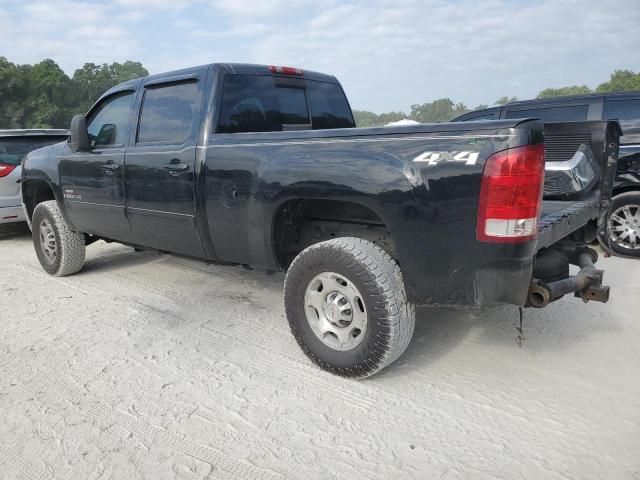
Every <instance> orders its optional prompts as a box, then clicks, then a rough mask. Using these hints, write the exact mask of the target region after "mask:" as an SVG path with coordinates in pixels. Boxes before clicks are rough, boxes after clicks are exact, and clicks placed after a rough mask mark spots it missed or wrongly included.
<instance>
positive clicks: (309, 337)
mask: <svg viewBox="0 0 640 480" xmlns="http://www.w3.org/2000/svg"><path fill="white" fill-rule="evenodd" d="M324 272H335V273H337V274H339V275H340V276H344V279H346V281H347V282H352V283H353V286H354V287H355V288H356V290H357V291H358V292H360V293H361V296H362V302H363V305H362V308H363V314H364V315H365V316H366V330H364V333H363V338H362V339H361V340H359V341H360V343H359V344H358V345H357V346H355V347H354V348H353V349H351V350H348V351H339V350H336V349H333V348H330V347H329V346H327V344H326V343H323V341H322V340H321V339H320V338H319V336H317V334H316V333H314V331H313V329H312V328H311V324H310V322H309V321H308V320H307V312H308V307H306V306H305V298H306V297H305V295H306V292H307V287H308V286H310V285H311V284H310V282H311V281H312V280H313V279H314V278H316V277H317V276H318V275H322V274H324ZM330 293H331V292H327V293H326V296H325V298H326V297H328V296H329V294H330ZM284 300H285V310H286V314H287V318H288V320H289V326H290V327H291V332H292V333H293V336H294V337H295V339H296V341H297V342H298V345H300V348H302V350H303V351H304V353H305V354H306V355H307V356H308V357H309V358H310V359H311V360H312V361H313V362H314V363H315V364H316V365H318V366H320V367H321V368H322V369H324V370H327V371H329V372H331V373H334V374H336V375H340V376H343V377H350V378H365V377H369V376H371V375H373V374H375V373H377V372H379V371H380V370H382V369H383V368H385V367H387V366H388V365H390V364H391V363H393V362H395V361H396V360H397V359H398V358H399V357H400V356H401V355H402V354H403V353H404V351H405V350H406V348H407V346H408V345H409V342H410V341H411V337H412V335H413V330H414V325H415V309H414V306H413V305H412V304H410V303H409V302H408V301H407V297H406V294H405V289H404V283H403V280H402V273H401V271H400V267H399V266H398V264H397V263H396V261H395V260H394V259H393V258H392V257H391V256H390V255H389V254H388V253H386V252H385V251H384V250H382V249H381V248H380V247H378V246H376V245H375V244H373V243H371V242H368V241H366V240H362V239H359V238H352V237H344V238H337V239H334V240H329V241H326V242H321V243H317V244H315V245H312V246H310V247H308V248H307V249H305V250H303V251H302V252H301V253H300V254H299V255H298V256H297V257H296V258H295V259H294V260H293V263H292V264H291V266H290V267H289V270H288V272H287V276H286V279H285V287H284Z"/></svg>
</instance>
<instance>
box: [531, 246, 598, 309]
mask: <svg viewBox="0 0 640 480" xmlns="http://www.w3.org/2000/svg"><path fill="white" fill-rule="evenodd" d="M560 248H561V250H562V252H563V253H564V254H565V255H566V257H567V259H568V260H569V263H571V264H572V265H576V266H578V267H580V271H579V272H578V273H577V274H576V275H575V276H573V277H571V276H570V277H568V278H564V279H562V280H556V281H553V282H548V283H545V282H544V281H542V280H540V279H537V278H533V279H532V280H531V283H530V284H529V293H528V295H527V306H529V307H534V308H543V307H546V306H547V305H548V304H549V303H550V302H553V301H554V300H558V299H559V298H561V297H563V296H564V295H566V294H567V293H572V292H573V294H574V296H576V297H580V298H582V300H583V301H584V302H585V303H586V302H588V301H589V300H593V301H596V302H603V303H606V302H607V301H608V300H609V287H608V286H606V285H602V276H603V274H604V271H603V270H598V269H596V268H595V265H594V263H595V262H597V261H598V253H597V252H596V251H595V250H593V249H592V248H589V247H587V246H585V245H567V246H563V247H560Z"/></svg>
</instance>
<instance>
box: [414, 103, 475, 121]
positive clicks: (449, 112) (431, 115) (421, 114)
mask: <svg viewBox="0 0 640 480" xmlns="http://www.w3.org/2000/svg"><path fill="white" fill-rule="evenodd" d="M468 111H469V109H468V108H467V107H466V106H465V105H464V104H463V103H454V102H453V100H451V99H450V98H439V99H437V100H434V101H433V102H430V103H423V104H421V105H411V114H410V115H409V118H411V119H412V120H415V121H417V122H420V123H440V122H448V121H449V120H451V119H452V118H453V117H457V116H458V115H462V114H463V113H466V112H468Z"/></svg>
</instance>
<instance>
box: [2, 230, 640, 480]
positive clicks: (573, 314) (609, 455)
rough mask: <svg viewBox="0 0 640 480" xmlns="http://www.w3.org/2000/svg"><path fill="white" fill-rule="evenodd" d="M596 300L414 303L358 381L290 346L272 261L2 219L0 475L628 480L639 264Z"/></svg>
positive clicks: (636, 442) (639, 375) (639, 457)
mask: <svg viewBox="0 0 640 480" xmlns="http://www.w3.org/2000/svg"><path fill="white" fill-rule="evenodd" d="M599 265H600V267H601V268H604V269H605V270H606V275H605V278H606V280H607V283H609V284H610V285H611V286H612V296H611V297H612V298H611V301H610V302H609V303H608V304H599V303H592V304H588V305H585V304H583V303H582V302H580V301H578V300H576V299H573V298H565V299H562V300H561V301H559V302H556V303H555V304H553V305H551V306H550V307H548V308H546V309H544V310H538V311H532V310H527V311H525V315H524V335H525V337H526V338H525V339H524V341H523V343H522V346H521V347H519V346H518V342H517V341H516V337H517V335H518V332H517V330H516V327H517V326H518V314H517V309H516V308H503V309H497V310H492V311H487V312H483V313H477V314H473V313H468V312H451V311H429V310H420V311H419V312H418V322H417V325H416V335H415V337H414V341H413V343H412V345H411V346H410V347H409V350H408V352H407V353H406V354H405V355H404V356H403V357H402V358H401V359H400V361H399V362H397V363H396V364H395V365H394V366H392V367H391V368H389V369H387V370H385V371H384V372H383V373H382V374H380V375H378V376H376V377H374V378H372V379H369V380H366V381H362V382H356V381H349V380H343V379H341V378H337V377H333V376H331V375H329V374H326V373H324V372H321V371H319V370H318V369H316V368H315V367H314V366H312V365H311V364H310V362H309V361H308V360H307V359H306V357H305V356H304V355H303V354H302V353H301V352H300V351H299V350H298V348H297V346H296V344H295V342H294V340H293V338H292V337H291V335H290V333H289V330H288V326H287V322H286V319H285V317H284V314H283V307H282V283H283V275H282V274H275V275H271V276H269V275H266V274H263V273H259V272H253V271H248V270H245V269H243V268H240V267H220V266H212V265H209V266H208V265H205V264H203V263H198V262H195V261H191V260H185V259H183V258H178V257H172V256H157V255H154V254H151V253H148V252H147V253H136V252H134V251H133V249H131V248H127V247H123V246H120V245H114V244H111V245H108V244H105V243H102V242H100V243H98V244H95V245H92V246H91V247H89V249H88V251H87V263H86V267H85V269H84V270H83V272H81V273H80V274H78V275H75V276H72V277H68V278H52V277H49V276H47V275H46V274H45V273H44V272H43V271H42V269H41V268H40V266H39V265H38V262H37V259H36V257H35V254H34V252H33V247H32V245H31V240H30V237H29V234H28V231H27V230H26V229H24V228H16V227H13V228H7V227H2V228H1V229H0V295H1V299H2V300H1V304H0V320H1V324H0V325H1V327H0V440H1V441H0V478H2V479H12V480H13V479H16V478H21V479H81V480H96V479H117V480H126V479H130V478H131V479H134V478H135V479H137V478H146V479H153V480H156V479H165V478H170V479H173V478H176V479H202V478H210V479H225V478H245V479H278V478H287V479H288V478H301V479H311V478H322V479H329V478H346V479H371V478H383V479H387V478H389V479H396V478H445V479H458V478H470V479H484V478H505V479H517V478H530V479H536V480H537V479H544V478H563V479H566V478H589V479H595V478H603V479H617V478H640V355H639V349H638V347H637V345H638V343H636V342H638V341H639V340H640V324H639V320H640V308H639V306H640V300H638V292H640V290H639V288H638V287H640V268H639V266H640V263H638V262H634V261H633V260H622V259H618V258H606V259H602V260H601V262H600V263H599Z"/></svg>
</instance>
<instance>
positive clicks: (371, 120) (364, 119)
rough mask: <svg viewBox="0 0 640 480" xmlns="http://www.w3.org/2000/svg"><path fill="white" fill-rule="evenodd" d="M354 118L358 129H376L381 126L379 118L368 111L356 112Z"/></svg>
mask: <svg viewBox="0 0 640 480" xmlns="http://www.w3.org/2000/svg"><path fill="white" fill-rule="evenodd" d="M353 118H354V120H355V121H356V126H358V127H374V126H378V124H379V121H380V119H379V117H378V115H376V114H375V113H373V112H369V111H367V110H354V111H353Z"/></svg>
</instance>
